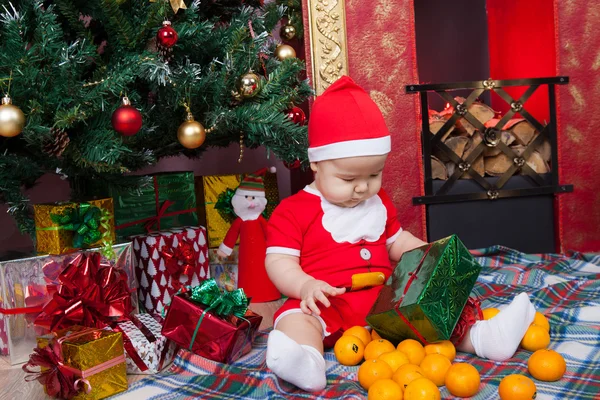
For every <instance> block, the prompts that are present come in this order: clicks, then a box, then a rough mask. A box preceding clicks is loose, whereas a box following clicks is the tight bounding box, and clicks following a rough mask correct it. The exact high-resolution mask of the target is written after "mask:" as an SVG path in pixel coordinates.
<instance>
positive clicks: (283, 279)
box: [266, 77, 535, 391]
mask: <svg viewBox="0 0 600 400" xmlns="http://www.w3.org/2000/svg"><path fill="white" fill-rule="evenodd" d="M308 139H309V148H308V158H309V161H310V166H311V169H312V171H313V172H314V174H315V180H314V182H313V183H311V184H310V185H308V186H307V187H306V188H305V189H304V190H302V191H300V192H299V193H297V194H295V195H293V196H291V197H289V198H287V199H285V200H284V201H282V202H281V204H280V205H279V206H278V207H277V208H276V209H275V211H274V213H273V215H272V216H271V218H270V220H269V224H268V227H267V257H266V268H267V273H268V275H269V278H270V279H271V281H272V282H273V283H274V284H275V286H276V287H277V288H278V289H279V291H280V292H281V293H283V294H284V295H286V296H288V297H289V300H287V301H286V302H285V303H284V304H283V306H282V307H281V308H280V309H279V310H278V311H277V312H276V313H275V316H274V319H275V322H274V330H273V331H272V332H271V333H270V334H269V339H268V344H267V360H266V361H267V366H268V367H269V368H270V369H271V370H272V371H273V372H274V373H275V374H276V375H277V376H279V377H280V378H281V379H283V380H286V381H288V382H291V383H293V384H294V385H296V386H298V387H300V388H301V389H303V390H307V391H318V390H322V389H323V388H325V385H326V383H327V379H326V373H325V360H324V358H323V349H324V347H329V346H332V345H333V344H334V342H335V340H336V339H337V338H338V337H339V336H340V335H341V334H342V333H343V331H344V330H346V329H348V328H350V327H352V326H354V325H362V326H365V325H366V321H365V319H366V316H367V314H368V312H369V310H370V309H371V306H372V305H373V303H374V302H375V300H376V299H377V296H378V294H379V292H380V290H381V288H382V285H383V283H384V282H385V281H386V280H387V278H388V277H389V276H390V275H391V273H392V270H393V267H392V266H395V265H396V264H397V262H398V260H399V259H400V257H401V256H402V254H403V253H404V252H406V251H409V250H412V249H414V248H416V247H419V246H422V245H424V244H426V243H425V242H423V241H422V240H420V239H418V238H416V237H414V236H413V235H412V234H410V233H409V232H408V231H405V230H403V229H402V227H401V225H400V223H399V221H398V220H397V218H396V209H395V207H394V204H393V203H392V202H391V200H390V198H389V197H388V195H387V194H386V193H385V192H384V191H383V189H381V175H382V171H383V169H384V166H385V161H386V158H387V154H388V153H389V152H390V150H391V140H390V135H389V131H388V129H387V127H386V125H385V121H384V119H383V116H382V114H381V112H380V111H379V109H378V108H377V105H376V104H375V103H374V102H373V101H372V100H371V98H370V97H369V95H368V94H367V93H366V92H365V91H364V90H363V89H362V88H360V87H359V86H358V85H356V84H355V83H354V82H353V81H352V80H351V79H350V78H348V77H341V78H340V79H339V80H337V81H336V82H335V83H334V84H332V85H331V86H330V87H329V88H328V89H327V90H326V91H325V92H324V93H323V94H322V95H321V96H319V97H318V98H317V99H316V101H315V103H314V105H313V108H312V110H311V118H310V121H309V126H308ZM534 315H535V309H534V307H533V305H531V303H530V302H529V298H528V297H527V295H526V294H524V293H523V294H521V295H519V296H517V297H516V298H515V299H514V300H513V302H512V303H511V304H510V305H509V306H508V307H507V308H506V309H504V310H503V311H502V312H500V313H499V314H498V315H497V316H496V317H494V318H492V319H490V320H488V321H477V322H476V323H475V324H474V325H473V326H472V327H471V328H470V331H468V332H467V333H466V334H465V335H464V340H462V342H461V343H460V344H459V345H458V349H459V350H462V351H468V352H471V353H476V354H477V355H479V356H480V357H486V358H490V359H494V360H502V359H506V358H509V357H511V356H512V355H513V353H514V352H515V350H516V349H517V346H518V345H519V342H520V341H521V339H522V337H523V335H524V334H525V331H526V330H527V327H528V326H529V325H530V323H531V322H532V321H533V318H534Z"/></svg>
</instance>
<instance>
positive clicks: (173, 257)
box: [160, 239, 199, 289]
mask: <svg viewBox="0 0 600 400" xmlns="http://www.w3.org/2000/svg"><path fill="white" fill-rule="evenodd" d="M160 255H161V256H162V257H163V259H164V260H165V267H166V268H167V270H168V271H169V273H170V274H171V276H172V277H173V280H172V282H173V285H174V286H175V285H177V284H178V285H181V284H180V283H179V277H180V276H181V275H185V276H187V277H189V276H191V275H192V274H193V273H194V271H195V270H196V269H197V267H198V257H199V254H198V251H196V249H194V243H193V242H191V241H189V240H188V239H183V240H182V241H180V242H179V244H178V246H177V247H169V246H166V245H165V246H163V247H162V249H161V251H160ZM175 289H179V288H178V287H175Z"/></svg>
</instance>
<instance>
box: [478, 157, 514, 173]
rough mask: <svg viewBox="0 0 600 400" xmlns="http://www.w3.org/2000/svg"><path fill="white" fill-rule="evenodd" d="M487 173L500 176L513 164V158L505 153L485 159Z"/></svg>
mask: <svg viewBox="0 0 600 400" xmlns="http://www.w3.org/2000/svg"><path fill="white" fill-rule="evenodd" d="M484 163H485V165H484V169H485V173H486V174H488V175H491V176H500V175H502V174H503V173H505V172H506V170H508V169H509V168H510V166H511V165H512V164H513V160H512V159H511V158H510V157H508V156H507V155H506V154H504V153H500V154H498V155H495V156H493V157H485V159H484Z"/></svg>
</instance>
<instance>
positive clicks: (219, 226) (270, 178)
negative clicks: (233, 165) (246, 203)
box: [195, 172, 279, 248]
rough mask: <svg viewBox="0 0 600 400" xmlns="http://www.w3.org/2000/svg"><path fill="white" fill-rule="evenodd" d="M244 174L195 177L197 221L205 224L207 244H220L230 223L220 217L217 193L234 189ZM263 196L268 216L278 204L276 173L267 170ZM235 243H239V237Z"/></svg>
mask: <svg viewBox="0 0 600 400" xmlns="http://www.w3.org/2000/svg"><path fill="white" fill-rule="evenodd" d="M243 177H244V175H212V176H202V177H196V179H195V183H196V201H197V204H198V207H197V212H198V221H199V223H200V225H203V226H206V232H207V236H208V246H209V247H210V248H216V247H219V246H220V245H221V242H223V239H224V238H225V235H226V234H227V231H228V230H229V227H230V226H231V224H230V223H229V222H227V221H225V220H224V219H223V217H221V214H220V213H219V210H217V209H215V204H216V203H217V200H218V199H219V195H220V194H221V193H223V192H224V191H225V190H227V189H232V190H235V189H236V188H237V187H238V186H239V185H240V182H241V181H242V179H243ZM264 184H265V197H266V198H267V201H268V203H267V207H266V209H265V214H266V215H267V219H268V217H269V216H270V215H271V214H272V213H273V210H274V209H275V207H276V206H277V204H279V189H278V187H277V174H274V173H270V172H267V173H266V174H265V176H264ZM236 243H239V239H238V241H237V242H236Z"/></svg>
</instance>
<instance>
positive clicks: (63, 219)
mask: <svg viewBox="0 0 600 400" xmlns="http://www.w3.org/2000/svg"><path fill="white" fill-rule="evenodd" d="M101 218H102V211H101V210H100V208H98V207H96V206H93V205H91V204H89V203H81V204H79V205H78V206H76V207H73V208H69V209H67V210H65V213H64V214H62V215H58V214H50V219H51V220H52V222H53V223H55V224H57V225H58V229H64V230H66V231H73V232H75V234H74V235H73V247H74V248H76V249H80V248H82V247H83V246H89V245H91V244H93V243H96V242H97V241H98V240H100V239H101V238H102V233H100V226H101V221H100V220H101Z"/></svg>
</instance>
